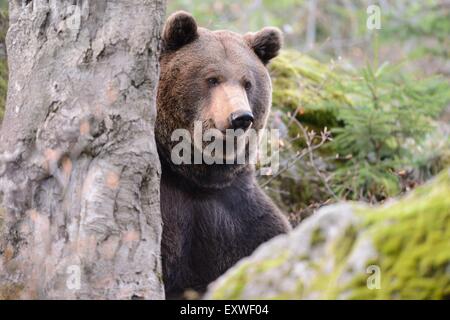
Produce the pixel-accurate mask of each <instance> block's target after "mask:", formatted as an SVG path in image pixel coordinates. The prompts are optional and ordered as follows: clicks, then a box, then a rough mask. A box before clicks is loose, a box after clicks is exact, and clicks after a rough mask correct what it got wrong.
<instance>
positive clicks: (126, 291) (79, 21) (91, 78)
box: [0, 0, 165, 299]
mask: <svg viewBox="0 0 450 320" xmlns="http://www.w3.org/2000/svg"><path fill="white" fill-rule="evenodd" d="M9 3H10V29H9V32H8V36H7V49H8V57H9V68H10V79H9V90H8V100H7V110H6V115H5V119H4V122H3V127H2V131H1V137H0V148H1V153H0V191H2V193H3V206H4V207H5V210H6V212H5V221H4V225H3V232H2V239H1V244H0V254H1V256H0V298H31V299H54V298H59V299H131V298H138V299H139V298H143V299H161V298H164V291H163V284H162V280H161V278H162V277H161V262H160V239H161V231H162V228H161V227H162V226H161V216H160V209H159V177H160V167H159V160H158V155H157V151H156V147H155V141H154V131H153V124H154V120H155V112H156V111H155V97H156V87H157V81H158V77H159V66H158V54H159V43H160V30H161V27H162V23H163V18H164V14H165V12H164V11H165V0H152V1H148V0H132V1H123V0H90V1H88V0H78V1H68V0H50V1H49V0H33V1H31V0H27V1H25V0H10V1H9ZM74 3H76V5H74Z"/></svg>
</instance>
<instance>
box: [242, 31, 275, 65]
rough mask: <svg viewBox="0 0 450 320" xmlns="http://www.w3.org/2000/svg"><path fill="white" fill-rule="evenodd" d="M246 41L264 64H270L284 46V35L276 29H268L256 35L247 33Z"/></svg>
mask: <svg viewBox="0 0 450 320" xmlns="http://www.w3.org/2000/svg"><path fill="white" fill-rule="evenodd" d="M244 39H245V41H247V43H248V45H249V46H250V48H252V49H253V51H255V53H256V55H257V56H258V57H259V58H260V59H261V61H262V62H263V63H264V64H268V63H269V61H270V60H272V59H273V58H275V57H276V56H277V55H278V53H279V51H280V49H281V47H282V46H283V33H282V32H281V30H280V29H278V28H275V27H266V28H264V29H262V30H261V31H259V32H256V33H247V34H246V35H245V36H244Z"/></svg>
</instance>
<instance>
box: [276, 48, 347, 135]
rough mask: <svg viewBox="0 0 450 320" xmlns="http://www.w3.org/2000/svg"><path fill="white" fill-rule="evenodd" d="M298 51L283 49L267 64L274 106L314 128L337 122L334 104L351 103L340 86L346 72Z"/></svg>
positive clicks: (334, 124)
mask: <svg viewBox="0 0 450 320" xmlns="http://www.w3.org/2000/svg"><path fill="white" fill-rule="evenodd" d="M334 68H335V64H333V63H330V64H323V63H321V62H319V61H317V60H314V59H313V58H311V57H309V56H307V55H304V54H302V53H300V52H297V51H292V50H287V51H283V52H282V53H281V54H280V56H279V57H277V58H276V59H275V60H274V61H273V62H272V63H271V65H270V73H271V76H272V79H273V106H274V108H277V109H281V110H283V111H285V112H289V113H291V114H294V113H295V114H296V117H297V119H298V120H299V121H301V122H302V123H305V124H308V125H309V126H310V127H312V128H315V129H319V130H320V129H322V128H324V127H328V128H330V127H334V126H336V125H337V122H338V120H337V117H336V106H338V105H340V104H343V103H345V104H351V102H350V100H349V99H348V98H347V97H346V95H345V94H344V93H343V92H342V91H341V89H340V85H339V84H340V82H341V81H342V79H340V78H341V77H342V78H345V76H346V75H345V72H344V71H342V70H339V76H338V74H337V72H335V69H334Z"/></svg>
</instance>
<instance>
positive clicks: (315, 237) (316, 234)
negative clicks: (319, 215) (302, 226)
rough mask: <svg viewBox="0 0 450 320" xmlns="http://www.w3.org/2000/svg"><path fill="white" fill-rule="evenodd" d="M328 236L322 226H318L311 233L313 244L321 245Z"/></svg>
mask: <svg viewBox="0 0 450 320" xmlns="http://www.w3.org/2000/svg"><path fill="white" fill-rule="evenodd" d="M325 240H326V238H325V235H324V234H323V232H322V230H321V229H320V228H317V229H315V230H314V231H313V233H312V234H311V240H310V242H311V246H316V245H321V244H323V243H324V242H325Z"/></svg>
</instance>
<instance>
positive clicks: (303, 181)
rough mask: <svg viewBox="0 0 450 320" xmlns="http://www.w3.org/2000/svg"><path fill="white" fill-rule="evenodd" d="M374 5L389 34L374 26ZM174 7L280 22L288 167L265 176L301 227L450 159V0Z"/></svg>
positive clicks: (210, 23) (209, 17)
mask: <svg viewBox="0 0 450 320" xmlns="http://www.w3.org/2000/svg"><path fill="white" fill-rule="evenodd" d="M372 4H376V5H379V7H380V8H381V29H380V30H368V28H367V26H366V21H367V18H368V13H367V8H368V6H369V5H372ZM0 5H1V8H2V13H1V15H0V43H1V44H0V55H1V59H0V97H1V99H0V119H1V117H2V114H3V111H4V104H5V102H4V101H5V96H6V88H7V64H6V50H5V45H4V41H5V34H6V31H7V1H6V0H0ZM176 10H186V11H189V12H191V13H192V14H193V15H194V16H195V17H196V19H197V21H198V22H199V24H200V25H201V26H203V27H207V28H210V29H230V30H234V31H237V32H240V33H245V32H248V31H256V30H258V29H260V28H262V27H264V26H269V25H272V26H277V27H279V28H280V29H281V30H283V32H284V34H285V48H284V50H283V52H282V54H281V55H280V57H278V58H277V59H275V60H274V61H273V62H272V64H271V66H270V71H271V74H272V77H273V81H274V104H273V112H272V115H271V120H270V123H269V124H270V126H271V127H274V128H278V129H280V131H281V133H282V141H281V163H280V166H281V167H280V171H279V172H278V173H276V174H275V175H274V176H270V177H261V178H260V183H261V185H262V186H263V187H264V188H265V190H266V192H267V193H268V194H269V195H270V196H271V197H272V198H273V199H274V200H275V201H276V202H277V204H278V205H279V206H280V207H281V208H282V209H283V211H285V212H286V213H288V214H289V217H290V219H291V221H292V222H293V224H294V225H295V224H298V223H299V222H300V221H301V220H302V219H304V218H305V217H307V216H308V215H310V214H311V213H312V212H313V211H314V210H315V209H317V208H318V207H320V206H322V205H324V204H328V203H331V202H335V201H337V200H338V199H347V200H349V199H350V200H363V201H367V202H370V203H378V202H383V201H385V200H386V199H387V198H389V197H393V196H397V195H399V194H401V193H403V192H405V191H407V190H410V189H411V188H414V187H415V186H417V185H419V184H422V183H423V182H424V181H426V180H428V179H430V178H431V177H433V176H434V175H436V174H437V173H438V172H439V171H440V170H442V169H443V168H445V167H447V166H449V165H450V125H449V123H450V109H449V103H450V84H449V83H450V82H449V81H450V59H449V55H450V37H449V35H450V1H446V0H423V1H414V0H380V1H366V0H336V1H328V0H277V1H273V0H271V1H270V0H238V1H236V0H229V1H216V0H168V13H171V12H173V11H176Z"/></svg>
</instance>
